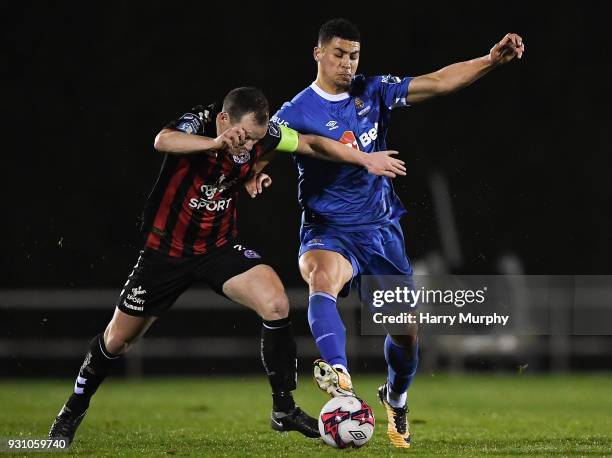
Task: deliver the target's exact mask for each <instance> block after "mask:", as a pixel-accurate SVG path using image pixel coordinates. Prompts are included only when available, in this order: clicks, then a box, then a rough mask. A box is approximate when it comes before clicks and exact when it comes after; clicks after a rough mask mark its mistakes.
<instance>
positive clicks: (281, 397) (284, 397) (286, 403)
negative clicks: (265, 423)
mask: <svg viewBox="0 0 612 458" xmlns="http://www.w3.org/2000/svg"><path fill="white" fill-rule="evenodd" d="M293 409H295V401H294V400H293V395H292V394H291V391H279V392H277V393H272V410H273V411H274V412H284V413H289V412H291V411H292V410H293Z"/></svg>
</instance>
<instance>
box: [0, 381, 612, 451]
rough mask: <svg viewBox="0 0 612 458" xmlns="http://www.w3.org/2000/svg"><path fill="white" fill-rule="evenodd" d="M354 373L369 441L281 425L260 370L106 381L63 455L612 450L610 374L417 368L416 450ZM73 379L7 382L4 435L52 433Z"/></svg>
mask: <svg viewBox="0 0 612 458" xmlns="http://www.w3.org/2000/svg"><path fill="white" fill-rule="evenodd" d="M354 381H355V384H356V388H357V390H358V392H359V393H361V394H362V395H363V396H364V397H365V398H366V401H368V402H369V403H370V404H371V405H372V407H373V408H374V410H375V415H376V421H377V423H376V434H375V436H374V438H373V439H372V441H370V443H369V444H368V445H367V446H366V447H363V448H362V449H358V450H346V451H337V450H333V449H331V448H329V447H327V446H326V445H324V444H323V443H322V442H321V441H319V440H312V439H306V438H303V437H302V436H301V435H299V434H297V433H290V434H278V433H275V432H273V431H272V430H271V429H270V428H269V426H268V415H269V408H270V401H269V398H268V394H267V393H268V392H269V389H268V386H267V382H266V380H265V379H264V378H263V377H255V378H246V379H244V378H240V379H239V378H202V379H143V380H130V381H123V380H118V379H115V380H113V379H110V380H108V381H107V382H106V383H105V384H104V385H103V387H102V388H101V389H100V391H99V392H98V394H97V395H96V397H95V398H94V400H93V402H92V408H91V409H90V412H89V413H88V416H87V418H86V419H85V421H84V422H83V424H82V426H81V428H80V430H79V432H78V434H77V436H76V440H75V443H74V445H73V446H72V448H71V450H70V452H68V453H67V455H80V456H92V455H95V456H141V455H146V456H187V455H191V456H267V457H281V456H308V457H316V456H340V455H350V456H351V457H360V456H368V457H370V456H401V455H404V454H411V455H419V456H428V455H451V456H455V455H466V456H482V455H497V456H505V455H540V456H560V455H565V456H567V455H572V456H586V455H606V454H607V455H612V376H609V375H607V376H603V375H601V376H550V377H549V376H524V375H523V376H520V375H516V376H457V377H451V376H427V375H425V374H420V376H419V377H417V379H416V381H415V383H414V385H413V387H412V388H411V392H410V407H411V414H410V420H411V423H412V431H413V434H414V436H413V437H414V445H413V447H412V449H411V450H409V451H402V450H396V449H393V448H391V447H390V446H389V444H388V443H387V439H386V436H385V429H386V423H387V422H386V418H385V414H384V412H383V410H382V409H381V407H380V406H379V405H378V404H377V403H375V401H376V397H375V392H376V387H377V384H378V383H379V382H380V381H381V377H371V376H359V375H356V376H354ZM72 383H73V381H72V380H63V381H53V382H51V381H42V382H36V381H30V380H14V381H3V382H0V436H3V437H7V436H9V437H17V436H20V437H44V436H45V434H46V433H47V431H48V428H49V425H50V423H51V421H52V419H53V417H54V415H55V414H56V413H57V411H58V409H59V408H60V407H61V404H62V403H63V402H64V401H65V398H66V396H67V394H69V392H70V389H71V385H72ZM296 399H297V401H298V403H299V404H300V405H301V406H302V407H303V408H304V409H305V410H306V411H307V412H309V413H311V414H316V412H317V411H318V410H319V409H320V408H321V406H322V405H323V403H324V401H325V399H326V398H325V397H324V396H323V394H322V393H320V392H319V391H318V390H317V389H316V388H315V386H314V384H312V383H311V382H310V381H308V380H307V379H306V377H302V382H301V385H300V387H299V389H298V391H297V393H296ZM32 455H34V454H32ZM34 456H41V454H40V453H36V454H35V455H34ZM56 456H57V455H56ZM64 456H65V455H64Z"/></svg>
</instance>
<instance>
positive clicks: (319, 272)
mask: <svg viewBox="0 0 612 458" xmlns="http://www.w3.org/2000/svg"><path fill="white" fill-rule="evenodd" d="M338 280H339V279H338V276H337V275H331V274H330V272H329V271H328V270H326V269H321V268H319V267H315V268H314V269H312V270H311V271H310V274H309V276H308V285H309V286H310V291H323V292H325V293H328V294H332V295H334V296H337V295H338V292H339V291H340V288H341V287H342V284H341V282H340V281H338Z"/></svg>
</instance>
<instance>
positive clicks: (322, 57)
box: [314, 37, 360, 91]
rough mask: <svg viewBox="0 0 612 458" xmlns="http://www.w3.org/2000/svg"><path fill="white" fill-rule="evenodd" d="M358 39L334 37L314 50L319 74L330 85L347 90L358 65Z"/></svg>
mask: <svg viewBox="0 0 612 458" xmlns="http://www.w3.org/2000/svg"><path fill="white" fill-rule="evenodd" d="M359 50H360V45H359V42H358V41H349V40H344V39H343V38H338V37H334V38H332V39H331V40H330V41H328V42H327V43H325V44H321V46H317V47H316V48H315V51H314V56H315V60H316V61H317V64H318V71H319V76H320V77H321V78H323V80H324V81H325V82H326V83H327V84H328V85H330V86H335V87H336V88H337V89H339V90H341V91H347V90H348V89H349V87H350V85H351V81H352V79H353V77H354V76H355V73H356V72H357V66H358V65H359Z"/></svg>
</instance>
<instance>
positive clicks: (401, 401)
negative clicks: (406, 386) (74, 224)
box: [387, 383, 408, 408]
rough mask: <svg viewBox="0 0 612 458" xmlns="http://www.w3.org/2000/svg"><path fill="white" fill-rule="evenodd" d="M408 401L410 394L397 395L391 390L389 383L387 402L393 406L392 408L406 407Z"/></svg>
mask: <svg viewBox="0 0 612 458" xmlns="http://www.w3.org/2000/svg"><path fill="white" fill-rule="evenodd" d="M407 399H408V393H396V392H395V391H393V390H392V389H391V387H390V386H389V383H387V402H388V403H389V404H390V405H391V407H395V408H398V407H404V406H405V405H406V400H407Z"/></svg>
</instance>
